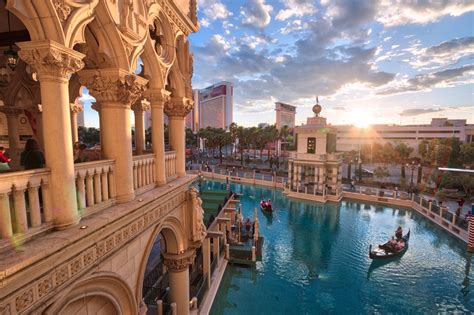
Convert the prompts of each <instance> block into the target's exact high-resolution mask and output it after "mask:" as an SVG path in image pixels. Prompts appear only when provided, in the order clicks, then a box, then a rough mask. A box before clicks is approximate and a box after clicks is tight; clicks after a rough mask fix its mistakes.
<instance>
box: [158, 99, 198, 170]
mask: <svg viewBox="0 0 474 315" xmlns="http://www.w3.org/2000/svg"><path fill="white" fill-rule="evenodd" d="M192 108H193V102H192V101H191V100H190V99H188V98H185V97H171V99H170V101H169V102H167V103H166V104H165V112H166V115H168V118H169V125H168V131H169V134H170V144H171V149H172V150H174V151H176V173H177V175H178V177H183V176H184V175H186V140H185V119H186V115H187V114H188V113H189V112H190V111H191V109H192Z"/></svg>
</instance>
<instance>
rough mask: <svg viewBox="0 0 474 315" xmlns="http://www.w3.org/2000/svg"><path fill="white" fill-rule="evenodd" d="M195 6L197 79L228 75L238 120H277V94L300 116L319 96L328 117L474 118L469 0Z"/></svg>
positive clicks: (299, 0) (91, 118)
mask: <svg viewBox="0 0 474 315" xmlns="http://www.w3.org/2000/svg"><path fill="white" fill-rule="evenodd" d="M433 3H434V4H433ZM198 4H199V11H198V14H199V21H200V30H199V32H198V33H196V34H191V35H190V37H189V38H190V41H191V48H192V51H193V53H194V78H193V87H194V88H204V87H206V86H209V85H211V84H214V83H216V82H218V81H221V80H225V81H230V82H233V84H234V94H235V97H234V120H235V121H236V122H237V123H238V124H242V125H245V126H252V125H257V124H258V123H261V122H267V123H274V122H275V112H274V102H276V101H281V102H286V103H290V104H293V105H296V106H297V118H296V120H297V124H300V123H302V122H304V121H305V120H306V117H307V116H309V115H311V114H312V113H311V107H312V106H313V105H314V103H315V97H316V96H317V95H318V96H319V100H320V103H321V105H322V106H323V111H322V115H323V116H325V117H327V118H328V122H330V123H332V124H356V125H367V124H371V123H372V124H374V123H389V124H400V123H401V124H423V123H429V122H430V120H431V118H432V117H448V118H466V119H467V120H468V122H469V123H474V87H473V86H474V85H473V82H474V1H468V0H466V1H462V0H450V1H434V0H427V1H408V0H398V1H386V0H380V1H375V0H357V1H350V0H321V1H314V0H232V1H230V0H198ZM83 100H84V103H85V108H86V109H85V114H86V125H88V126H96V127H97V126H98V116H97V113H96V112H94V111H92V110H91V109H90V103H91V101H93V98H92V97H90V96H89V95H88V93H87V92H86V93H85V94H84V96H83Z"/></svg>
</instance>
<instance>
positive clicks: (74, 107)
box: [69, 103, 84, 114]
mask: <svg viewBox="0 0 474 315" xmlns="http://www.w3.org/2000/svg"><path fill="white" fill-rule="evenodd" d="M69 108H70V109H71V112H72V113H75V114H77V113H80V112H82V111H84V108H83V107H82V105H79V104H76V103H71V104H70V105H69Z"/></svg>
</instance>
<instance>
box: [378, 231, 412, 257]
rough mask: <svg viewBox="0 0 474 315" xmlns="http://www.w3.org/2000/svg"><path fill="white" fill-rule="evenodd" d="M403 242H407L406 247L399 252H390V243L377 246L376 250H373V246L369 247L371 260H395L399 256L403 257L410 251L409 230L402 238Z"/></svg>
mask: <svg viewBox="0 0 474 315" xmlns="http://www.w3.org/2000/svg"><path fill="white" fill-rule="evenodd" d="M402 239H403V241H404V242H405V246H403V248H402V249H400V250H398V251H390V250H388V248H389V246H390V245H389V242H390V241H388V242H386V243H385V244H382V245H379V246H377V248H375V249H374V250H372V245H370V247H369V258H370V259H388V258H393V257H397V256H401V255H403V253H405V252H406V251H407V249H408V241H409V240H410V230H408V233H407V234H405V235H404V236H403V237H402Z"/></svg>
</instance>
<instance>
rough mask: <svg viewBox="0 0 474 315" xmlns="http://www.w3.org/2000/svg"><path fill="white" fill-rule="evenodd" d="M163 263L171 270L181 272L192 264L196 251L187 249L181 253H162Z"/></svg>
mask: <svg viewBox="0 0 474 315" xmlns="http://www.w3.org/2000/svg"><path fill="white" fill-rule="evenodd" d="M163 257H164V264H165V266H166V267H167V268H168V269H169V270H170V271H171V272H181V271H184V270H186V269H187V268H188V267H189V266H190V265H192V264H193V262H194V258H195V257H196V252H195V251H194V250H192V249H188V250H187V251H185V252H184V253H182V254H164V255H163Z"/></svg>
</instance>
